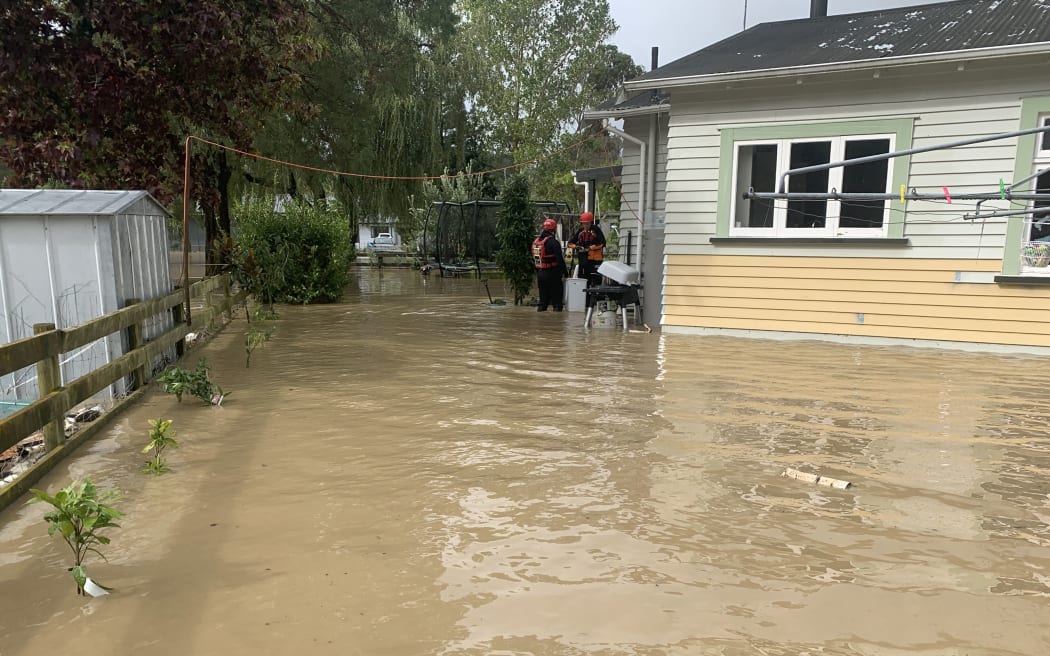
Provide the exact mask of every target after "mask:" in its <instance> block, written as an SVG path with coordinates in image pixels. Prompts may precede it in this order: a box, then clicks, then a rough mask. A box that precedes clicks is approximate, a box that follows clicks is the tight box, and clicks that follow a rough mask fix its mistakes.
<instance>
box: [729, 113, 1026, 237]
mask: <svg viewBox="0 0 1050 656" xmlns="http://www.w3.org/2000/svg"><path fill="white" fill-rule="evenodd" d="M914 130H915V119H914V118H890V119H875V120H866V121H832V122H827V123H798V124H785V125H767V126H761V127H748V128H723V129H722V143H721V148H720V150H719V156H718V223H717V224H716V226H715V235H717V236H718V237H728V236H729V226H730V224H731V223H732V222H731V221H730V216H729V212H730V210H731V208H732V205H733V193H734V192H735V190H734V189H733V162H734V161H735V159H736V152H735V144H736V142H738V141H761V140H763V139H770V140H772V139H812V138H816V137H855V136H863V135H866V134H893V135H896V136H895V138H894V142H893V149H894V150H908V149H909V148H911V147H912V145H911V144H912V134H913V132H914ZM1032 143H1033V146H1034V144H1035V142H1034V141H1033V142H1032ZM910 169H911V156H910V155H907V156H904V157H895V158H894V159H893V183H892V184H891V185H890V189H900V186H901V185H907V184H908V172H909V171H910ZM889 216H890V219H889V226H888V227H887V231H886V237H887V238H889V239H901V238H903V237H904V221H894V220H893V217H894V216H904V204H902V203H901V202H900V200H891V201H890V215H889Z"/></svg>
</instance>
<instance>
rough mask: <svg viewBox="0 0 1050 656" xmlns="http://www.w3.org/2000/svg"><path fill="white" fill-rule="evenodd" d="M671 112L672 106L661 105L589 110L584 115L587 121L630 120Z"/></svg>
mask: <svg viewBox="0 0 1050 656" xmlns="http://www.w3.org/2000/svg"><path fill="white" fill-rule="evenodd" d="M669 111H671V106H670V105H668V104H666V103H663V104H660V105H646V106H645V107H632V108H631V109H616V108H612V109H602V110H589V111H585V112H584V113H583V119H584V120H585V121H593V120H596V119H600V118H613V119H616V118H629V117H631V116H649V115H650V114H665V113H667V112H669Z"/></svg>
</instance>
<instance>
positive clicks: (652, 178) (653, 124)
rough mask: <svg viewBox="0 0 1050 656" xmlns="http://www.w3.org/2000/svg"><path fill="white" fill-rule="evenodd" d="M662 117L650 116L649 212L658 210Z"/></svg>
mask: <svg viewBox="0 0 1050 656" xmlns="http://www.w3.org/2000/svg"><path fill="white" fill-rule="evenodd" d="M659 120H660V117H659V116H657V115H656V114H653V115H652V116H650V117H649V145H650V148H649V162H648V167H649V168H648V171H647V173H648V174H649V194H648V200H649V206H648V211H649V212H655V211H656V151H657V150H659V149H660V141H659V137H658V136H657V123H658V122H659Z"/></svg>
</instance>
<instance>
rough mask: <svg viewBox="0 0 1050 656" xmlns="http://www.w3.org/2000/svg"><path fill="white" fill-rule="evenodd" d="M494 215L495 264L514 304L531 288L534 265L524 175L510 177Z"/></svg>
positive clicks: (530, 208)
mask: <svg viewBox="0 0 1050 656" xmlns="http://www.w3.org/2000/svg"><path fill="white" fill-rule="evenodd" d="M500 200H501V201H502V203H501V204H500V208H499V212H498V213H497V214H496V237H497V238H498V239H499V245H500V249H499V251H498V252H497V253H496V263H497V264H498V265H499V268H500V269H501V270H502V271H503V275H504V276H506V278H507V284H509V285H510V288H511V289H512V290H513V292H514V305H520V304H521V302H522V301H524V300H525V297H526V296H527V295H528V293H529V289H530V288H531V287H532V279H533V277H534V276H535V275H536V267H535V265H534V264H533V262H532V252H531V250H530V249H531V248H532V240H533V238H534V237H535V236H536V235H535V234H534V232H535V228H534V225H533V223H534V220H533V216H534V213H533V210H532V206H531V205H530V204H529V183H528V182H527V181H526V180H525V178H524V177H523V176H517V177H515V178H512V179H511V180H510V182H508V183H507V186H506V187H504V188H503V194H502V196H501V197H500Z"/></svg>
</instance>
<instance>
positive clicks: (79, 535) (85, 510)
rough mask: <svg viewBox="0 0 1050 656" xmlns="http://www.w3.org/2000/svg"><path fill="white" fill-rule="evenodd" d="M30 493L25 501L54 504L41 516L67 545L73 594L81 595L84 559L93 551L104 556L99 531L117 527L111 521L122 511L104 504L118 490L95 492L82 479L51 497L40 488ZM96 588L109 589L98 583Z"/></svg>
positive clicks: (103, 541)
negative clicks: (75, 588)
mask: <svg viewBox="0 0 1050 656" xmlns="http://www.w3.org/2000/svg"><path fill="white" fill-rule="evenodd" d="M30 492H31V493H32V494H33V497H34V498H32V499H30V500H29V503H40V502H45V503H49V504H51V506H53V507H54V510H52V511H51V512H49V513H47V514H46V515H44V520H45V521H47V524H48V526H47V534H48V535H54V534H55V533H58V534H59V535H61V536H62V539H63V540H65V542H66V544H67V545H69V548H70V550H72V552H73V567H71V568H70V571H71V572H72V573H73V580H74V581H76V583H77V594H84V586H85V585H86V584H87V569H86V568H85V566H84V559H85V558H86V557H87V555H88V553H95V554H97V555H99V556H100V557H101V558H102V560H105V559H106V557H105V556H104V555H103V554H102V552H101V551H99V550H98V547H99V545H104V544H109V538H108V537H106V536H104V535H102V534H101V531H102V530H103V529H107V528H119V526H120V525H119V524H117V523H116V521H115V520H117V519H120V518H121V517H123V514H121V513H120V512H118V511H117V510H115V509H114V508H112V507H110V506H109V505H108V504H110V503H111V502H113V501H117V500H119V499H120V492H118V491H116V490H107V491H105V492H99V491H98V490H97V489H96V488H95V485H94V483H92V482H91V481H90V480H84V482H83V483H81V482H79V481H73V482H72V483H71V484H70V485H69V487H66V488H63V489H62V490H60V491H59V492H58V493H57V494H55V496H51V495H49V494H48V493H47V492H44V491H43V490H36V489H33V490H30ZM93 583H94V581H93ZM96 585H98V584H97V583H96ZM99 587H101V588H103V589H104V590H108V589H109V588H106V587H104V586H101V585H100V586H99Z"/></svg>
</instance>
